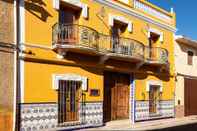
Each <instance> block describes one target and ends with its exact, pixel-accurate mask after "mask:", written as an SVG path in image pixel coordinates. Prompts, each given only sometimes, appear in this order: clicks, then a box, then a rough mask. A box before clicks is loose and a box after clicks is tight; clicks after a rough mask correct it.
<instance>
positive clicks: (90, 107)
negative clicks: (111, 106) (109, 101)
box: [84, 102, 103, 126]
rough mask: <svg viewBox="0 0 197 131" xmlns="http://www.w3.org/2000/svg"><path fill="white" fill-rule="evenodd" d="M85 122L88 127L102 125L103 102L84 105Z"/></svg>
mask: <svg viewBox="0 0 197 131" xmlns="http://www.w3.org/2000/svg"><path fill="white" fill-rule="evenodd" d="M84 113H85V122H86V123H87V124H88V125H92V126H95V125H102V124H103V102H97V103H91V102H90V103H85V104H84Z"/></svg>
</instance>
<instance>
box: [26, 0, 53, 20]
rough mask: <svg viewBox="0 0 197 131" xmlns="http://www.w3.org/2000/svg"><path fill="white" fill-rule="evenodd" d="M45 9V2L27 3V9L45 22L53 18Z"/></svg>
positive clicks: (40, 0)
mask: <svg viewBox="0 0 197 131" xmlns="http://www.w3.org/2000/svg"><path fill="white" fill-rule="evenodd" d="M45 7H46V3H44V2H43V0H27V1H25V9H26V10H27V11H29V12H30V13H31V14H33V15H34V16H36V17H37V18H39V19H40V20H42V21H44V22H46V21H47V19H48V17H52V15H51V14H50V13H49V12H48V11H47V10H46V9H45Z"/></svg>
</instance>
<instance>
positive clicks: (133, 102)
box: [130, 77, 135, 124]
mask: <svg viewBox="0 0 197 131" xmlns="http://www.w3.org/2000/svg"><path fill="white" fill-rule="evenodd" d="M130 78H131V79H133V80H132V81H133V83H132V85H131V87H132V92H133V96H132V113H133V114H132V118H131V123H132V124H135V80H134V77H130ZM130 81H131V80H130ZM130 102H131V101H130Z"/></svg>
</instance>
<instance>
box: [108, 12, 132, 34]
mask: <svg viewBox="0 0 197 131" xmlns="http://www.w3.org/2000/svg"><path fill="white" fill-rule="evenodd" d="M114 20H117V21H120V22H122V23H125V24H127V26H128V27H127V29H128V31H129V32H132V31H133V23H132V21H129V20H128V19H126V18H125V17H123V16H117V15H112V14H109V26H111V27H112V26H114Z"/></svg>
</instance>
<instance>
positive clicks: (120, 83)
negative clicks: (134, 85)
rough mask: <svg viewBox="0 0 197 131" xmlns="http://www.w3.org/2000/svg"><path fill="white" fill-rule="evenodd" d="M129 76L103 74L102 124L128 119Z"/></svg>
mask: <svg viewBox="0 0 197 131" xmlns="http://www.w3.org/2000/svg"><path fill="white" fill-rule="evenodd" d="M129 81H130V76H129V75H127V74H121V73H112V72H105V73H104V104H103V111H104V122H107V121H111V120H119V119H128V118H129V83H130V82H129Z"/></svg>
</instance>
